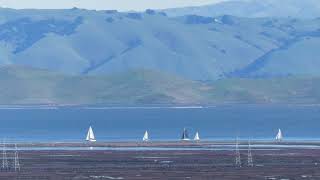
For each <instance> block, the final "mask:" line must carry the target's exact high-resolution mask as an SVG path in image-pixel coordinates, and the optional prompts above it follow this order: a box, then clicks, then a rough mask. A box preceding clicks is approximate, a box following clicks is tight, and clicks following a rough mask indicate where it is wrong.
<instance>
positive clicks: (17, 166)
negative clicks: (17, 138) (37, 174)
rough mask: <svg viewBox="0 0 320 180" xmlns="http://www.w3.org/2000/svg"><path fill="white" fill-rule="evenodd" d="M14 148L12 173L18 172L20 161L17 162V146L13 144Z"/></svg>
mask: <svg viewBox="0 0 320 180" xmlns="http://www.w3.org/2000/svg"><path fill="white" fill-rule="evenodd" d="M14 147H15V151H14V164H13V168H14V171H20V161H19V154H18V148H17V144H14Z"/></svg>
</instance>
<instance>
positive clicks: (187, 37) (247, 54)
mask: <svg viewBox="0 0 320 180" xmlns="http://www.w3.org/2000/svg"><path fill="white" fill-rule="evenodd" d="M0 14H1V15H2V16H0V17H1V19H0V22H1V24H0V65H23V66H30V67H34V68H42V69H48V70H52V71H57V72H62V73H66V74H74V75H81V74H85V75H87V74H89V75H101V74H113V73H119V72H126V71H128V70H135V69H148V70H155V71H163V72H166V73H171V74H175V75H178V76H180V77H182V78H186V79H192V80H201V81H213V80H217V79H221V78H226V77H273V76H290V75H294V76H301V75H302V76H309V75H311V76H318V75H320V71H319V70H318V66H319V65H320V61H319V58H320V51H318V50H317V49H318V47H319V45H320V19H310V20H305V19H303V20H301V19H294V18H253V19H250V18H238V17H234V16H229V15H224V16H219V17H203V16H198V15H186V16H181V17H168V16H166V15H165V14H163V13H161V12H155V11H152V10H147V11H146V12H143V13H119V12H116V11H88V10H80V9H70V10H12V9H0Z"/></svg>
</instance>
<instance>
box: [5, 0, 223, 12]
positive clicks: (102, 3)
mask: <svg viewBox="0 0 320 180" xmlns="http://www.w3.org/2000/svg"><path fill="white" fill-rule="evenodd" d="M221 1H224V0H0V6H1V7H10V8H18V9H21V8H41V9H43V8H45V9H56V8H58V9H60V8H72V7H79V8H86V9H99V10H101V9H117V10H122V11H123V10H125V11H127V10H144V9H147V8H151V9H161V8H172V7H183V6H198V5H203V4H210V3H216V2H221Z"/></svg>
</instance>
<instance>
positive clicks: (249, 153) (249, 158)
mask: <svg viewBox="0 0 320 180" xmlns="http://www.w3.org/2000/svg"><path fill="white" fill-rule="evenodd" d="M248 166H249V167H253V158H252V153H251V142H250V140H249V141H248Z"/></svg>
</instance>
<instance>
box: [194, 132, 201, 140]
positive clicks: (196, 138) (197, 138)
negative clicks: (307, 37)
mask: <svg viewBox="0 0 320 180" xmlns="http://www.w3.org/2000/svg"><path fill="white" fill-rule="evenodd" d="M193 140H195V141H200V136H199V133H198V132H197V133H196V135H195V136H194V139H193Z"/></svg>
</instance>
